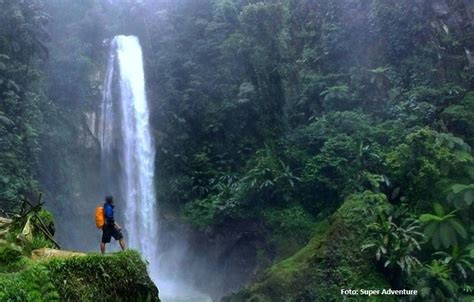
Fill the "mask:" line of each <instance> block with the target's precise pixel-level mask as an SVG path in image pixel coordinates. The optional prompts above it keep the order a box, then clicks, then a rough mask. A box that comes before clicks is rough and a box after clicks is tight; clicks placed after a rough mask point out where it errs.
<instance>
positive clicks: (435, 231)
mask: <svg viewBox="0 0 474 302" xmlns="http://www.w3.org/2000/svg"><path fill="white" fill-rule="evenodd" d="M433 209H434V211H435V212H434V213H433V214H422V215H421V216H420V221H421V222H422V223H424V224H425V225H426V226H425V230H424V233H425V235H426V237H427V239H431V243H432V244H433V247H434V248H435V249H439V248H440V246H441V245H443V246H444V247H445V248H448V247H450V246H457V245H458V238H459V237H461V238H466V237H467V232H466V229H465V228H464V226H463V224H462V222H460V221H459V220H458V219H457V218H456V215H455V213H456V210H454V211H451V212H449V213H446V212H445V209H444V208H443V206H442V205H441V204H439V203H434V204H433Z"/></svg>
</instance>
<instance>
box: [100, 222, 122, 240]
mask: <svg viewBox="0 0 474 302" xmlns="http://www.w3.org/2000/svg"><path fill="white" fill-rule="evenodd" d="M111 237H114V239H115V240H121V239H123V235H122V232H121V231H120V230H118V229H117V228H116V227H115V225H113V224H106V225H104V227H102V243H109V242H110V239H111Z"/></svg>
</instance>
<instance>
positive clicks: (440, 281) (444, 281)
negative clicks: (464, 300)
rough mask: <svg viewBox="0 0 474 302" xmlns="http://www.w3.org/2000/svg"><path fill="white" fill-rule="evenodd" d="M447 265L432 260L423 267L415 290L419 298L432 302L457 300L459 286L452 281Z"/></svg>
mask: <svg viewBox="0 0 474 302" xmlns="http://www.w3.org/2000/svg"><path fill="white" fill-rule="evenodd" d="M451 274H452V272H451V270H450V268H449V267H448V265H447V264H446V263H444V262H442V261H439V260H433V261H432V262H431V263H430V264H427V265H425V266H424V268H423V269H422V270H421V271H420V276H418V282H417V285H416V286H417V288H418V289H419V291H420V296H421V297H422V298H423V299H426V300H432V301H438V300H441V301H456V299H458V298H459V295H458V289H459V285H458V284H457V283H456V282H455V281H454V280H453V279H452V277H451Z"/></svg>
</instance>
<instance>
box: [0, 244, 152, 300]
mask: <svg viewBox="0 0 474 302" xmlns="http://www.w3.org/2000/svg"><path fill="white" fill-rule="evenodd" d="M34 254H35V255H36V256H34V257H35V258H36V261H33V262H32V261H25V260H24V258H23V257H22V256H21V252H18V251H16V250H14V249H12V248H9V247H8V246H7V248H4V249H0V263H3V262H5V261H6V260H8V265H7V266H6V269H2V270H1V271H0V301H25V302H28V301H114V302H115V301H137V302H141V301H160V299H159V297H158V289H157V287H156V286H155V284H154V283H153V282H152V281H151V279H150V277H149V276H148V273H147V269H146V263H145V262H144V261H143V260H142V258H141V256H140V254H139V253H137V252H135V251H126V252H120V253H115V254H107V255H106V256H103V255H99V254H87V255H86V254H82V253H72V252H67V251H57V250H51V249H41V250H37V251H35V252H34ZM38 255H42V257H39V256H38ZM38 257H39V258H38ZM3 258H8V259H3ZM4 260H5V261H4Z"/></svg>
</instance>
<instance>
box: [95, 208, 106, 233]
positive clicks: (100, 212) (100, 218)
mask: <svg viewBox="0 0 474 302" xmlns="http://www.w3.org/2000/svg"><path fill="white" fill-rule="evenodd" d="M104 224H105V218H104V207H103V206H98V207H97V208H95V225H96V226H97V228H98V229H101V228H102V227H103V226H104Z"/></svg>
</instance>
